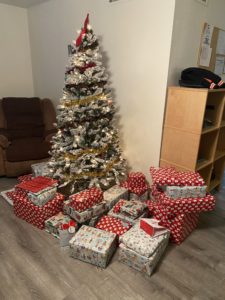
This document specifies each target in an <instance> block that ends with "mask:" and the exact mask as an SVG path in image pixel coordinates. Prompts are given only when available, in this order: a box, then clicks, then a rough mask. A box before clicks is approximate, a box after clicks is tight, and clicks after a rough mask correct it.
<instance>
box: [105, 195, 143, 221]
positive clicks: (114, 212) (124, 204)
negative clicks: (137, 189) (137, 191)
mask: <svg viewBox="0 0 225 300" xmlns="http://www.w3.org/2000/svg"><path fill="white" fill-rule="evenodd" d="M146 207H147V206H146V204H145V203H142V202H140V201H138V200H131V201H127V200H124V199H121V200H120V201H119V202H118V203H117V204H116V205H115V206H114V207H113V208H112V209H111V210H110V211H109V213H108V215H109V216H112V217H115V218H119V219H121V220H122V221H124V222H129V223H131V224H132V225H133V224H134V223H136V221H137V219H139V218H141V217H142V218H143V217H145V216H147V215H148V210H147V209H146Z"/></svg>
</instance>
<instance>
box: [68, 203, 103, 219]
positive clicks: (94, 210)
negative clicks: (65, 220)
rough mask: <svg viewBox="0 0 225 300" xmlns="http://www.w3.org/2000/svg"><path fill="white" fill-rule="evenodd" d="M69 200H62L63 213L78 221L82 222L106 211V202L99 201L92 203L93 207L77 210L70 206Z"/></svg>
mask: <svg viewBox="0 0 225 300" xmlns="http://www.w3.org/2000/svg"><path fill="white" fill-rule="evenodd" d="M70 202H71V200H67V201H65V202H64V207H63V210H64V213H66V214H67V215H69V216H70V217H71V218H73V219H74V220H76V221H77V222H78V223H84V222H86V221H88V220H90V219H92V218H93V217H96V216H99V215H101V214H102V213H104V212H105V211H106V203H105V201H102V202H101V203H99V204H97V205H94V206H93V207H91V208H89V209H86V210H85V211H82V212H78V211H76V210H75V209H74V208H73V207H71V206H70Z"/></svg>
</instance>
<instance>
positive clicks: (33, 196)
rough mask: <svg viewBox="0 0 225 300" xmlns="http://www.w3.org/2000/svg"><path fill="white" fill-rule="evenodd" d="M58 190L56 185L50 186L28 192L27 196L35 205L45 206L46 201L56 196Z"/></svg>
mask: <svg viewBox="0 0 225 300" xmlns="http://www.w3.org/2000/svg"><path fill="white" fill-rule="evenodd" d="M56 191H57V188H56V187H49V188H46V189H44V190H41V191H40V192H37V193H28V194H27V197H28V199H29V200H30V201H31V202H33V203H34V204H35V205H38V206H43V205H45V203H47V202H48V201H49V200H51V199H53V198H54V197H55V195H56Z"/></svg>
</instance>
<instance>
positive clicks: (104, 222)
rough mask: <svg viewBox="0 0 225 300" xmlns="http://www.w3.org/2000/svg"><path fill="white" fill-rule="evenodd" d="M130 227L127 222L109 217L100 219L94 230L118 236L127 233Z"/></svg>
mask: <svg viewBox="0 0 225 300" xmlns="http://www.w3.org/2000/svg"><path fill="white" fill-rule="evenodd" d="M131 227H132V225H131V224H130V223H129V222H124V221H122V220H120V219H117V218H114V217H111V216H103V217H101V219H100V220H99V221H98V222H97V224H96V226H95V228H98V229H101V230H105V231H108V232H112V233H115V234H116V235H118V236H121V235H122V234H124V233H125V232H127V231H128V230H129V229H130V228H131Z"/></svg>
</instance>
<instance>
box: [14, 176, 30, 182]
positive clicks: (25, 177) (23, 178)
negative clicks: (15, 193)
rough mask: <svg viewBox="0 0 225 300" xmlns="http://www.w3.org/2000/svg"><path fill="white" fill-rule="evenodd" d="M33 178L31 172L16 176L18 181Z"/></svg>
mask: <svg viewBox="0 0 225 300" xmlns="http://www.w3.org/2000/svg"><path fill="white" fill-rule="evenodd" d="M31 179H33V174H27V175H22V176H19V177H18V178H17V180H18V181H19V182H25V181H29V180H31Z"/></svg>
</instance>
